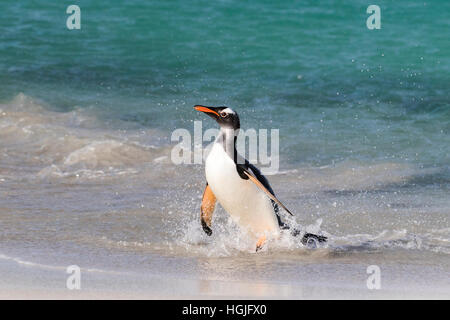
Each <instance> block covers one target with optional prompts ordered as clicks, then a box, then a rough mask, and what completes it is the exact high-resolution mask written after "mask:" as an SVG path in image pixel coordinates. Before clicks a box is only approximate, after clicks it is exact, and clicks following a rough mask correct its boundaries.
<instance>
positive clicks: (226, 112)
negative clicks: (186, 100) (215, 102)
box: [194, 105, 241, 130]
mask: <svg viewBox="0 0 450 320" xmlns="http://www.w3.org/2000/svg"><path fill="white" fill-rule="evenodd" d="M194 109H195V110H197V111H201V112H204V113H206V114H207V115H208V116H210V117H211V118H213V119H214V120H216V121H217V123H218V124H219V125H220V126H221V127H222V128H227V129H234V130H238V129H239V128H240V127H241V124H240V122H239V116H238V114H237V113H236V112H235V111H233V110H232V109H231V108H228V107H206V106H200V105H196V106H194Z"/></svg>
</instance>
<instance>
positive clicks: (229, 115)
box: [194, 105, 326, 251]
mask: <svg viewBox="0 0 450 320" xmlns="http://www.w3.org/2000/svg"><path fill="white" fill-rule="evenodd" d="M194 109H195V110H197V111H202V112H204V113H206V114H207V115H208V116H210V117H211V118H213V119H214V120H216V121H217V123H218V124H219V125H220V132H219V135H218V136H217V138H216V140H215V141H214V144H213V146H212V148H211V151H210V153H209V155H208V157H207V158H206V163H205V174H206V188H205V191H204V192H203V199H202V204H201V218H200V221H201V224H202V227H203V230H204V231H205V233H206V234H207V235H211V234H212V230H211V220H212V214H213V212H214V208H215V204H216V201H218V202H219V203H220V204H221V206H222V207H223V208H224V209H225V211H227V212H228V213H229V214H230V216H231V218H232V219H233V220H234V221H235V222H236V223H237V224H238V225H239V226H240V227H241V228H242V229H244V230H245V231H247V232H248V233H249V234H250V235H253V236H254V237H255V240H256V251H258V250H259V249H261V247H262V246H263V245H264V243H265V241H266V239H267V238H268V237H277V236H279V234H280V230H282V229H289V226H287V225H286V224H285V223H283V222H282V220H281V218H280V216H279V213H278V211H279V207H278V206H281V207H282V208H284V209H285V210H286V211H287V212H288V213H289V214H291V215H292V213H291V212H290V211H289V210H288V209H287V208H286V207H285V206H284V205H283V204H282V203H281V202H280V201H279V200H278V199H277V198H276V197H275V193H274V192H273V190H272V188H271V186H270V184H269V182H268V181H267V179H266V177H264V176H263V175H262V174H261V172H260V171H259V170H258V169H257V168H256V167H255V166H254V165H252V164H250V163H249V162H248V161H247V160H246V159H245V158H243V157H241V156H240V155H239V154H238V153H237V151H236V138H237V135H238V133H239V129H240V122H239V116H238V114H237V113H236V112H235V111H233V110H232V109H231V108H228V107H206V106H202V105H196V106H194ZM292 234H293V235H298V234H300V231H299V230H296V229H294V230H293V231H292ZM324 241H326V237H323V236H317V235H313V234H309V233H308V234H305V235H304V236H303V238H302V243H303V244H304V245H313V246H316V245H317V243H318V242H324Z"/></svg>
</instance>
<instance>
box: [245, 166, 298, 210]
mask: <svg viewBox="0 0 450 320" xmlns="http://www.w3.org/2000/svg"><path fill="white" fill-rule="evenodd" d="M240 170H241V171H242V172H243V173H244V174H245V175H246V176H247V177H248V178H249V179H250V181H252V182H253V183H254V184H256V186H257V187H258V188H260V189H261V190H262V191H264V192H265V193H266V194H267V196H268V197H269V198H270V199H272V200H273V201H275V202H276V203H277V204H278V205H280V206H281V207H282V208H283V209H284V210H286V211H287V212H288V213H289V214H290V215H291V216H293V214H292V212H291V211H289V209H288V208H286V206H285V205H284V204H282V203H281V201H280V200H278V199H277V197H275V196H274V195H273V194H272V193H271V192H270V191H269V190H267V188H266V187H265V186H264V185H263V184H262V183H261V181H259V180H258V179H257V178H256V177H255V176H253V175H252V174H251V173H250V172H248V170H247V169H245V168H243V167H242V166H240Z"/></svg>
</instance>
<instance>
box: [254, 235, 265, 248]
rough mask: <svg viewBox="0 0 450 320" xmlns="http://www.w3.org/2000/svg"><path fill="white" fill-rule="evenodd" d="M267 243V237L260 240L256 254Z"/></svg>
mask: <svg viewBox="0 0 450 320" xmlns="http://www.w3.org/2000/svg"><path fill="white" fill-rule="evenodd" d="M265 242H266V236H265V235H264V236H262V237H260V238H259V239H258V242H257V243H256V252H258V251H259V250H261V248H262V246H263V245H264V243H265Z"/></svg>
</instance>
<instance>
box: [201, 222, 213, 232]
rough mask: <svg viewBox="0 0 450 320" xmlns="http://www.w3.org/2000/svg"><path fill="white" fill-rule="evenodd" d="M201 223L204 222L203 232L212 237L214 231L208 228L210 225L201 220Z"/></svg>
mask: <svg viewBox="0 0 450 320" xmlns="http://www.w3.org/2000/svg"><path fill="white" fill-rule="evenodd" d="M201 222H202V228H203V231H205V233H206V234H207V235H208V236H211V235H212V229H211V228H210V227H209V226H208V224H207V223H206V221H205V220H203V219H201Z"/></svg>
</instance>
